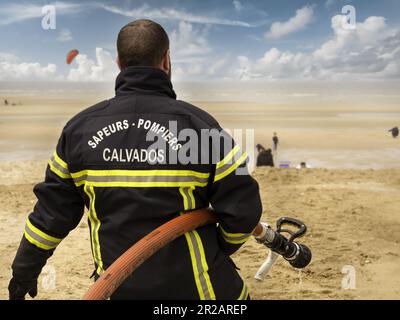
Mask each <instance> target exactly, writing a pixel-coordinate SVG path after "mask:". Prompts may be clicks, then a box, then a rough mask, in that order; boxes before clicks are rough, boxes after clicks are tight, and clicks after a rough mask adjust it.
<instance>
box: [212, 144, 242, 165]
mask: <svg viewBox="0 0 400 320" xmlns="http://www.w3.org/2000/svg"><path fill="white" fill-rule="evenodd" d="M239 150H240V148H239V146H235V147H234V148H233V149H232V150H231V151H230V152H229V153H228V154H227V155H226V156H225V158H224V159H222V160H221V161H220V162H218V163H217V169H218V168H220V167H222V166H223V165H225V164H227V163H229V161H231V159H232V158H233V157H234V156H235V155H236V153H238V152H239Z"/></svg>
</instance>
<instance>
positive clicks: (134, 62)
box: [117, 19, 169, 68]
mask: <svg viewBox="0 0 400 320" xmlns="http://www.w3.org/2000/svg"><path fill="white" fill-rule="evenodd" d="M168 49H169V39H168V35H167V33H166V32H165V30H164V28H163V27H162V26H161V25H159V24H158V23H156V22H154V21H151V20H147V19H141V20H136V21H133V22H131V23H128V24H127V25H126V26H124V27H123V28H122V29H121V31H120V32H119V34H118V40H117V50H118V58H119V62H120V65H121V68H126V67H133V66H151V67H155V66H158V65H159V64H160V63H161V61H162V59H163V57H164V54H165V52H166V51H167V50H168Z"/></svg>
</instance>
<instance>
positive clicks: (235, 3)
mask: <svg viewBox="0 0 400 320" xmlns="http://www.w3.org/2000/svg"><path fill="white" fill-rule="evenodd" d="M233 6H234V8H235V10H236V11H242V10H243V5H242V3H241V2H240V1H239V0H233Z"/></svg>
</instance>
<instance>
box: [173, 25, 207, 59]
mask: <svg viewBox="0 0 400 320" xmlns="http://www.w3.org/2000/svg"><path fill="white" fill-rule="evenodd" d="M206 34H207V30H206V29H203V30H200V29H196V28H193V25H192V24H191V23H188V22H184V21H181V22H180V23H179V26H178V29H177V30H174V31H172V33H171V35H170V43H171V52H172V54H173V55H174V57H175V58H176V59H177V60H179V59H182V58H183V59H184V58H187V57H196V56H202V55H205V54H207V53H209V52H210V51H211V48H210V46H209V44H208V41H207V38H206Z"/></svg>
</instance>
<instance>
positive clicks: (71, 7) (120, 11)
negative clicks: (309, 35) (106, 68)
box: [0, 0, 265, 28]
mask: <svg viewBox="0 0 400 320" xmlns="http://www.w3.org/2000/svg"><path fill="white" fill-rule="evenodd" d="M236 1H237V0H236ZM237 2H238V1H237ZM238 3H239V2H238ZM49 4H51V5H54V6H55V7H56V10H57V15H68V14H75V13H78V12H87V11H88V10H98V9H102V10H105V11H107V12H110V13H113V14H117V15H121V16H124V17H130V18H137V19H139V18H148V19H155V20H157V19H163V20H174V21H187V22H191V23H200V24H215V25H228V26H238V27H246V28H251V27H257V26H261V25H264V24H265V21H260V22H257V23H249V22H246V21H241V20H232V19H224V18H219V17H214V16H212V15H200V14H193V13H190V12H187V11H185V10H182V9H175V8H172V7H164V8H162V7H160V8H159V7H157V8H152V7H150V6H148V5H143V6H141V7H137V8H133V9H127V8H126V7H119V6H116V5H109V4H104V3H101V2H96V1H91V2H85V3H83V2H82V3H67V2H62V1H55V2H51V3H49ZM42 7H43V6H42V5H39V4H35V3H24V4H17V3H11V4H10V3H7V4H3V5H0V25H8V24H11V23H16V22H21V21H25V20H29V19H35V18H42V17H43V14H42Z"/></svg>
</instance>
